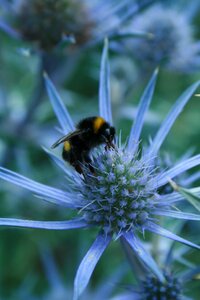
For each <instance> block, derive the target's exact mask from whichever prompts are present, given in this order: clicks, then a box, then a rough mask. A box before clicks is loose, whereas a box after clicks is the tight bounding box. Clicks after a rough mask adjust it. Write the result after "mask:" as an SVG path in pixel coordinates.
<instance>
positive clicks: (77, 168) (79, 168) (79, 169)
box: [72, 162, 83, 174]
mask: <svg viewBox="0 0 200 300" xmlns="http://www.w3.org/2000/svg"><path fill="white" fill-rule="evenodd" d="M72 166H73V167H74V168H75V170H76V171H77V172H78V173H79V174H83V170H82V168H81V165H80V163H78V162H76V163H73V164H72Z"/></svg>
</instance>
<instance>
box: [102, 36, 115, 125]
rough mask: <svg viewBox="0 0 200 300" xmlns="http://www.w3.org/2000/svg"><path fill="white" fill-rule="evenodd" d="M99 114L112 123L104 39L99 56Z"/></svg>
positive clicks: (106, 41) (106, 44)
mask: <svg viewBox="0 0 200 300" xmlns="http://www.w3.org/2000/svg"><path fill="white" fill-rule="evenodd" d="M99 114H100V116H101V117H103V118H104V119H105V120H106V121H108V122H109V123H110V124H112V113H111V100H110V69H109V63H108V40H107V39H105V42H104V48H103V54H102V58H101V70H100V84H99Z"/></svg>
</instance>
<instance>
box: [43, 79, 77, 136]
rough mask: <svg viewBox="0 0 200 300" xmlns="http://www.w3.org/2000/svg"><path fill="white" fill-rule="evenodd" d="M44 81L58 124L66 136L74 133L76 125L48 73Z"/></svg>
mask: <svg viewBox="0 0 200 300" xmlns="http://www.w3.org/2000/svg"><path fill="white" fill-rule="evenodd" d="M44 81H45V85H46V89H47V92H48V95H49V99H50V101H51V104H52V106H53V109H54V112H55V114H56V116H57V119H58V122H59V123H60V126H61V128H62V130H63V132H64V133H65V134H66V133H68V132H69V131H73V130H74V123H73V121H72V119H71V117H70V115H69V113H68V111H67V109H66V108H65V106H64V104H63V102H62V100H61V98H60V96H59V94H58V92H57V90H56V88H55V86H54V85H53V83H52V81H51V80H50V78H49V77H48V75H47V74H46V73H44Z"/></svg>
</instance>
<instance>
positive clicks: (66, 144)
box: [64, 141, 71, 151]
mask: <svg viewBox="0 0 200 300" xmlns="http://www.w3.org/2000/svg"><path fill="white" fill-rule="evenodd" d="M64 149H65V151H69V150H70V149H71V145H70V142H69V141H66V142H64Z"/></svg>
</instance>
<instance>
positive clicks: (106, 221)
mask: <svg viewBox="0 0 200 300" xmlns="http://www.w3.org/2000/svg"><path fill="white" fill-rule="evenodd" d="M157 73H158V72H157V70H156V71H155V72H154V74H153V76H152V78H151V79H150V82H149V83H148V85H147V87H146V89H145V91H144V93H143V95H142V98H141V101H140V104H139V108H138V113H137V116H136V119H135V121H134V123H133V126H132V128H131V132H130V136H129V139H128V143H127V145H125V146H124V145H121V141H120V138H119V139H118V145H117V147H116V150H111V151H106V150H104V149H102V148H100V149H99V150H98V151H97V152H96V153H94V154H93V156H94V157H93V162H92V165H93V168H94V169H95V172H96V175H95V176H94V175H92V174H91V172H90V170H89V169H88V168H87V166H85V167H84V168H85V170H84V171H85V172H84V173H85V177H83V176H81V175H79V174H78V173H76V172H75V170H74V169H73V168H70V167H69V166H66V165H65V163H64V162H63V161H62V160H61V159H60V158H58V157H57V156H55V155H54V154H52V153H51V152H49V151H47V152H48V153H49V154H50V156H51V157H52V159H53V160H54V161H55V162H56V163H57V164H58V165H59V166H60V167H61V168H62V170H63V171H64V172H65V174H66V178H67V181H68V183H70V184H68V185H67V188H66V190H61V189H57V188H54V187H51V186H46V185H43V184H41V183H38V182H36V181H33V180H31V179H28V178H26V177H24V176H22V175H20V174H17V173H14V172H12V171H10V170H7V169H4V168H1V169H0V178H2V179H4V180H6V181H9V182H12V183H14V184H17V185H19V186H21V187H24V188H26V189H28V190H30V191H32V192H34V193H35V194H37V195H38V196H39V197H40V198H42V199H44V200H46V201H49V202H53V203H55V204H57V205H60V206H62V207H66V208H70V209H73V210H75V211H76V212H77V214H78V218H75V219H72V220H64V221H32V220H21V219H10V218H1V219H0V226H18V227H31V228H42V229H50V230H68V229H75V228H90V227H97V228H99V234H98V235H97V237H96V240H95V241H94V243H93V245H92V246H91V248H90V249H89V251H88V252H87V254H86V256H85V257H84V258H83V260H82V262H81V264H80V266H79V268H78V271H77V275H76V278H75V283H74V300H76V299H78V297H79V295H80V294H81V293H82V292H83V290H84V289H85V287H86V286H87V284H88V282H89V280H90V277H91V275H92V272H93V270H94V268H95V266H96V264H97V262H98V261H99V259H100V257H101V255H102V254H103V252H104V250H105V249H106V248H107V247H108V245H109V244H110V242H111V240H112V238H113V237H114V238H115V239H117V238H119V237H123V238H124V239H125V240H126V242H127V243H128V244H129V245H130V247H131V248H132V250H133V251H134V252H135V253H136V255H137V256H138V257H139V258H140V259H141V260H142V261H143V263H144V264H145V265H146V266H147V267H148V268H150V269H151V270H152V272H153V273H154V274H155V276H156V277H157V278H158V279H159V280H160V281H164V280H165V279H164V276H163V274H162V272H161V271H160V269H159V267H158V266H157V264H156V263H155V261H154V259H153V258H152V257H151V255H150V253H148V251H146V249H145V248H144V246H143V245H142V243H141V241H140V239H139V238H138V235H137V233H138V231H139V232H142V233H144V232H145V231H146V230H147V231H150V232H153V233H156V234H158V235H161V236H164V237H167V238H169V239H173V240H175V241H179V242H181V243H184V244H186V245H189V246H191V247H194V248H197V249H200V246H198V245H196V244H194V243H192V242H190V241H188V240H185V239H183V238H181V237H179V236H178V235H176V234H174V233H172V232H170V231H168V230H167V229H165V228H163V227H161V226H160V225H158V222H159V218H158V217H159V216H167V217H172V218H177V219H186V220H197V221H200V216H199V215H196V214H192V213H186V212H181V211H177V210H175V209H174V204H175V203H177V202H178V201H182V200H183V197H182V196H181V195H179V194H178V193H176V192H173V193H170V194H162V195H159V193H158V190H159V188H160V187H162V186H163V185H165V184H166V183H167V182H168V180H169V178H174V177H176V176H178V175H180V174H182V173H183V172H185V171H187V170H189V169H191V168H192V167H195V166H197V165H199V164H200V155H196V156H193V157H191V158H189V159H186V160H185V161H183V162H181V163H178V164H177V165H175V166H174V167H172V168H169V169H168V170H166V171H164V172H163V171H162V172H160V173H158V172H156V164H155V158H156V157H157V156H158V151H159V149H160V147H161V145H162V143H163V142H164V140H165V138H166V136H167V134H168V132H169V131H170V129H171V127H172V125H173V123H174V121H175V120H176V118H177V117H178V115H179V114H180V113H181V111H182V109H183V108H184V106H185V105H186V103H187V102H188V101H189V99H190V98H191V96H192V95H193V93H194V92H195V91H196V89H197V88H198V86H199V82H197V83H194V84H193V85H191V86H190V87H189V88H188V89H187V90H186V91H185V92H184V93H183V94H182V95H181V96H180V97H179V98H178V100H177V102H176V103H175V104H174V106H173V107H172V109H171V111H170V112H169V114H168V115H167V117H166V119H165V120H164V122H163V124H162V125H161V127H160V129H159V130H158V132H157V134H156V136H155V138H154V139H153V141H152V143H151V144H150V146H149V148H148V149H145V151H141V152H139V151H138V143H139V139H140V133H141V130H142V126H143V121H144V116H145V113H146V111H147V110H148V107H149V105H150V102H151V99H152V97H153V92H154V88H155V83H156V78H157ZM45 82H46V87H47V91H48V94H49V97H50V100H51V103H52V105H53V108H54V111H55V113H56V116H57V117H58V121H59V123H60V125H61V130H62V131H63V133H64V134H66V133H67V132H69V131H72V130H74V123H73V121H72V119H71V117H70V115H69V113H68V111H67V110H66V108H65V107H64V105H63V102H62V101H61V99H60V97H59V95H58V92H57V91H56V89H55V87H54V86H53V84H52V82H51V81H50V79H49V78H48V76H47V75H45ZM99 115H100V116H102V117H103V118H105V119H106V120H107V121H108V122H109V123H110V124H112V114H111V101H110V85H109V64H108V42H107V41H106V42H105V46H104V50H103V54H102V61H101V72H100V88H99ZM195 192H196V193H200V189H199V188H197V189H195Z"/></svg>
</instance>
